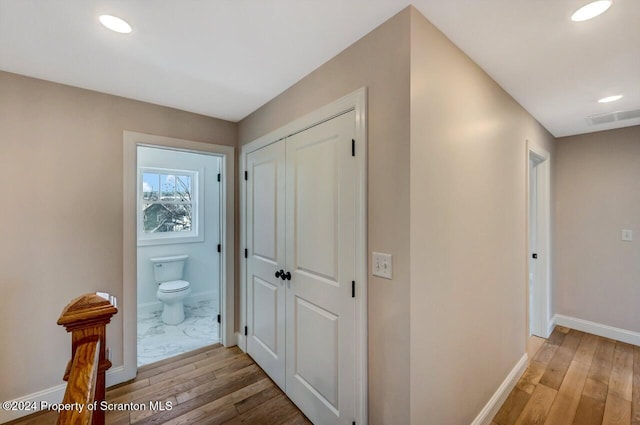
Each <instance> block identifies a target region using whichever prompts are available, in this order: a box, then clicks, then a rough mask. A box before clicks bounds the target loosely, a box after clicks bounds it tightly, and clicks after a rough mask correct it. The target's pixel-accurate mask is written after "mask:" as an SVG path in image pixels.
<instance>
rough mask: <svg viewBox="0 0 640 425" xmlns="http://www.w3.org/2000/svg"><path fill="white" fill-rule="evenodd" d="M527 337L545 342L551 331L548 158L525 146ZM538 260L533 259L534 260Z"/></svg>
mask: <svg viewBox="0 0 640 425" xmlns="http://www.w3.org/2000/svg"><path fill="white" fill-rule="evenodd" d="M527 169H528V173H527V174H528V191H527V192H528V205H527V207H528V208H527V210H528V215H529V223H528V229H529V230H528V239H529V252H528V262H527V264H528V285H529V290H528V291H527V292H528V294H529V301H528V305H529V333H530V334H532V335H536V336H540V337H542V338H548V337H549V335H550V333H551V331H552V330H553V329H550V326H551V318H550V317H549V316H550V312H551V305H550V296H551V295H550V293H551V272H550V270H551V206H550V202H551V193H550V192H551V177H550V169H551V156H550V154H549V152H547V151H545V150H544V149H542V148H540V147H538V146H535V145H534V144H532V143H530V142H529V143H528V146H527ZM534 254H535V256H536V257H537V258H533V256H534Z"/></svg>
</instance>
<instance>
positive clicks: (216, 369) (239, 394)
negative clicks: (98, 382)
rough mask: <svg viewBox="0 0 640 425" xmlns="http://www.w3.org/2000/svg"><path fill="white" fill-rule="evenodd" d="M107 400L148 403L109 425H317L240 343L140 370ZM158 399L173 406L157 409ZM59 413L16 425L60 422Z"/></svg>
mask: <svg viewBox="0 0 640 425" xmlns="http://www.w3.org/2000/svg"><path fill="white" fill-rule="evenodd" d="M106 398H107V402H108V403H114V404H115V403H119V404H120V405H129V404H134V405H135V406H138V405H144V406H146V409H144V410H128V411H108V412H107V413H106V418H105V419H106V423H107V424H109V425H129V424H136V425H150V424H170V425H179V424H228V425H240V424H263V425H302V424H311V422H309V421H308V420H307V419H306V418H305V417H304V415H303V414H302V413H301V412H300V411H299V410H298V409H297V408H296V407H295V405H294V404H293V403H292V402H291V401H290V400H289V399H288V398H287V397H286V396H285V395H284V393H283V392H282V391H281V390H280V389H279V388H278V387H277V386H276V385H275V384H274V383H273V382H272V381H271V380H270V379H269V378H268V377H267V375H266V374H265V373H264V372H263V371H262V370H261V369H260V368H259V367H258V366H257V365H256V364H255V363H254V362H253V360H252V359H251V358H250V357H249V356H247V355H246V354H244V353H242V351H240V349H238V348H237V347H232V348H224V347H222V346H221V345H216V346H210V347H205V348H202V349H199V350H196V351H193V352H190V353H186V354H183V355H180V356H177V357H173V358H171V359H167V360H163V361H161V362H158V363H153V364H150V365H148V366H144V367H142V368H140V369H139V371H138V376H137V378H136V379H135V380H133V381H130V382H127V383H125V384H121V385H118V386H116V387H112V388H110V389H108V390H107V397H106ZM152 402H160V404H161V405H162V406H163V407H165V408H167V407H168V406H169V404H170V405H171V409H168V408H167V409H166V410H158V409H156V410H153V409H151V404H150V403H152ZM56 420H57V414H56V413H55V412H46V413H37V414H35V415H31V416H28V417H25V418H22V419H20V420H17V421H13V422H10V424H12V425H18V424H20V425H48V424H55V423H56Z"/></svg>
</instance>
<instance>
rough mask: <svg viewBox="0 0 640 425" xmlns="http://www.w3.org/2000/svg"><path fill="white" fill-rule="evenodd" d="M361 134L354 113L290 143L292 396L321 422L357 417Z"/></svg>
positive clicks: (289, 346) (288, 266)
mask: <svg viewBox="0 0 640 425" xmlns="http://www.w3.org/2000/svg"><path fill="white" fill-rule="evenodd" d="M354 132H355V113H354V112H349V113H346V114H343V115H341V116H338V117H336V118H333V119H332V120H330V121H327V122H325V123H322V124H319V125H317V126H315V127H312V128H310V129H308V130H305V131H303V132H301V133H298V134H296V135H294V136H291V137H289V138H288V139H287V140H286V142H287V144H286V166H287V169H286V194H287V199H286V229H287V230H286V237H287V241H286V269H285V270H286V271H289V272H290V273H291V280H290V281H287V282H286V283H287V286H288V287H287V296H286V299H287V319H286V330H287V344H286V345H287V361H286V369H287V372H286V393H287V395H288V396H289V397H290V398H291V399H292V400H293V401H294V402H295V403H296V404H297V405H298V407H300V409H301V410H302V411H303V412H304V413H305V415H307V417H308V418H309V419H310V420H311V421H312V422H313V423H315V424H351V423H352V421H354V420H355V417H356V416H355V415H356V411H355V406H356V401H355V396H356V382H355V369H356V357H355V349H354V346H355V299H354V298H353V297H352V281H353V280H354V279H355V275H356V258H355V255H356V254H355V252H356V227H355V225H356V193H357V191H356V190H357V176H356V168H357V167H356V166H355V157H353V156H352V152H351V143H352V139H353V138H354Z"/></svg>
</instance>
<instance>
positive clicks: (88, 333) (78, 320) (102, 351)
mask: <svg viewBox="0 0 640 425" xmlns="http://www.w3.org/2000/svg"><path fill="white" fill-rule="evenodd" d="M117 312H118V309H117V308H116V307H114V306H113V305H112V304H111V303H110V302H109V301H107V300H106V299H104V298H102V297H100V296H98V295H96V294H85V295H82V296H80V297H78V298H76V299H74V300H72V301H71V302H70V303H69V304H68V305H67V306H66V307H65V308H64V309H63V310H62V314H61V315H60V318H59V319H58V325H61V326H64V327H65V329H66V330H67V332H71V360H70V361H69V363H68V364H67V369H66V371H65V373H64V377H63V379H64V380H65V381H67V380H68V379H69V374H70V372H71V364H72V363H73V359H74V357H75V355H76V349H77V348H78V345H79V344H81V343H82V342H84V341H87V340H90V339H95V338H96V337H97V338H98V340H99V341H100V346H99V357H98V359H99V360H98V376H97V381H96V392H95V401H97V402H98V406H99V405H100V402H101V401H104V399H105V386H106V381H105V372H106V371H107V370H108V369H109V368H110V367H111V362H110V361H109V359H107V356H106V347H107V344H106V327H107V324H108V323H109V322H110V321H111V317H113V315H114V314H116V313H117ZM92 422H93V424H99V425H102V424H104V411H103V410H102V409H100V408H98V409H96V410H95V411H94V412H93V420H92Z"/></svg>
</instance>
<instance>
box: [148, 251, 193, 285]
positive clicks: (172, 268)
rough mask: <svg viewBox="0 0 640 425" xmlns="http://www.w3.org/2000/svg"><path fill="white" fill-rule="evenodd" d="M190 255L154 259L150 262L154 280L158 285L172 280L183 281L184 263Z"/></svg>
mask: <svg viewBox="0 0 640 425" xmlns="http://www.w3.org/2000/svg"><path fill="white" fill-rule="evenodd" d="M187 258H189V256H188V255H185V254H182V255H172V256H169V257H152V258H150V259H149V260H150V261H151V265H152V267H153V278H154V280H155V281H156V283H162V282H168V281H170V280H181V279H182V272H183V271H184V263H185V261H186V259H187Z"/></svg>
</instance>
